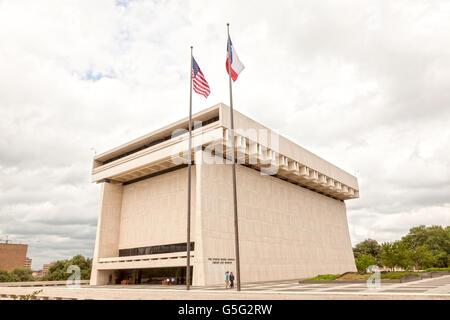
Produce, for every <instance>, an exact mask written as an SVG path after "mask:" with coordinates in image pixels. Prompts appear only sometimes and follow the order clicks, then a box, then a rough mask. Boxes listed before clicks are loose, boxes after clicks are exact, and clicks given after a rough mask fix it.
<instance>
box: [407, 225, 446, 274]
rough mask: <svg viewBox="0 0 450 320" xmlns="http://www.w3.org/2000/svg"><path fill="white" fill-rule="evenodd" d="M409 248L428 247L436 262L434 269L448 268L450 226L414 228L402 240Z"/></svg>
mask: <svg viewBox="0 0 450 320" xmlns="http://www.w3.org/2000/svg"><path fill="white" fill-rule="evenodd" d="M402 242H404V243H405V244H406V245H407V247H408V248H410V249H414V248H416V247H420V246H427V247H428V249H429V250H430V251H431V253H432V254H433V256H434V257H436V260H435V262H434V264H433V267H448V266H449V260H450V226H447V227H446V228H444V227H442V226H430V227H426V226H424V225H422V226H419V227H414V228H411V229H410V230H409V233H408V234H407V235H406V236H404V237H403V238H402Z"/></svg>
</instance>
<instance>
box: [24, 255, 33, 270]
mask: <svg viewBox="0 0 450 320" xmlns="http://www.w3.org/2000/svg"><path fill="white" fill-rule="evenodd" d="M32 262H33V259H30V258H28V257H26V258H25V263H24V265H23V267H24V268H25V269H30V270H31V264H32Z"/></svg>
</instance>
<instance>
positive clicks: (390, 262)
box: [380, 241, 414, 270]
mask: <svg viewBox="0 0 450 320" xmlns="http://www.w3.org/2000/svg"><path fill="white" fill-rule="evenodd" d="M410 256H411V254H410V252H409V250H408V247H407V246H406V245H405V244H404V243H403V242H401V241H395V242H385V243H383V244H382V245H381V254H380V262H381V264H382V265H383V266H385V267H387V268H390V269H391V270H393V269H394V268H395V267H400V268H402V269H405V270H408V269H410V268H411V267H412V266H413V265H414V262H413V261H412V260H411V258H410Z"/></svg>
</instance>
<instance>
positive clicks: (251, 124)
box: [91, 104, 359, 200]
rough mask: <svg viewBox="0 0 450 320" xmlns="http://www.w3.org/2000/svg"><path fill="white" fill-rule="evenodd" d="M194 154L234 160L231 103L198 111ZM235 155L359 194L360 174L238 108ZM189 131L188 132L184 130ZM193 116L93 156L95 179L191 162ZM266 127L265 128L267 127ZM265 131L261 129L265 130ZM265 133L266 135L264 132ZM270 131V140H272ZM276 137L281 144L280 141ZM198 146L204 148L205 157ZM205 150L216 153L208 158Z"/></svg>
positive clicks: (121, 179) (335, 192) (118, 179)
mask: <svg viewBox="0 0 450 320" xmlns="http://www.w3.org/2000/svg"><path fill="white" fill-rule="evenodd" d="M193 122H194V126H195V123H197V126H195V127H194V128H193V130H192V145H191V155H192V159H193V160H194V161H195V162H196V163H198V162H199V161H202V162H203V163H205V162H206V163H211V162H210V161H211V159H212V158H214V161H213V163H216V161H217V160H218V159H222V160H223V159H225V162H222V163H226V162H227V161H226V160H229V159H231V141H232V140H231V131H230V127H229V108H228V107H227V106H225V105H223V104H219V105H216V106H214V107H211V108H208V109H206V110H204V111H202V112H199V113H197V114H195V115H194V116H193ZM199 122H202V123H203V125H199V124H198V123H199ZM235 127H236V130H235V135H234V141H235V147H236V148H235V152H236V153H235V158H236V159H237V162H238V163H240V164H242V165H245V166H248V167H251V168H253V169H256V170H259V171H260V172H261V173H262V174H270V175H274V176H276V177H277V178H280V179H283V180H286V181H289V182H291V183H295V184H298V185H300V186H303V187H306V188H309V189H311V190H314V191H316V192H319V193H321V194H324V195H327V196H330V197H333V198H335V199H339V200H348V199H354V198H358V197H359V187H358V182H357V179H356V177H354V176H353V175H350V174H349V173H347V172H345V171H344V170H342V169H339V168H338V167H336V166H334V165H332V164H331V163H329V162H327V161H325V160H323V159H322V158H320V157H318V156H316V155H314V154H313V153H311V152H309V151H307V150H305V149H304V148H302V147H300V146H298V145H296V144H294V143H293V142H291V141H289V140H287V139H286V138H284V137H282V136H280V135H278V134H276V133H274V132H273V131H271V130H270V129H267V128H266V127H264V126H262V125H260V124H259V123H257V122H256V121H253V120H251V119H249V118H247V117H245V116H244V115H242V114H240V113H239V112H237V111H235ZM183 130H184V131H183ZM187 130H188V119H183V120H181V121H178V122H176V123H174V124H172V125H170V126H167V127H164V128H163V129H160V130H158V131H155V132H154V133H152V134H148V135H146V136H143V137H141V138H139V139H136V140H133V141H131V142H129V143H127V144H125V145H122V146H121V147H118V148H115V149H113V150H111V151H109V152H105V153H102V154H100V155H98V156H96V157H95V158H94V165H93V169H92V176H91V181H92V182H97V183H99V182H104V181H109V182H112V183H130V182H133V181H136V180H139V179H142V178H143V177H147V176H151V175H154V174H157V173H158V172H164V171H167V170H170V169H172V168H176V167H178V166H180V165H183V164H186V163H187V155H188V149H189V147H188V139H189V134H188V131H187ZM264 130H265V131H264ZM261 132H262V133H263V134H262V133H261ZM263 135H265V137H263ZM267 136H270V139H267ZM275 142H276V143H275ZM196 150H203V152H202V153H199V154H201V155H202V159H199V157H198V155H197V158H196V152H195V151H196ZM204 154H208V155H210V156H211V157H209V158H208V159H204V158H203V157H204Z"/></svg>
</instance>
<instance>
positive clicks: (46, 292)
mask: <svg viewBox="0 0 450 320" xmlns="http://www.w3.org/2000/svg"><path fill="white" fill-rule="evenodd" d="M41 289H42V290H43V292H42V293H40V294H39V295H38V296H37V298H38V299H58V300H59V299H80V300H81V299H118V300H123V299H133V300H139V299H150V300H158V299H166V300H167V299H177V300H180V299H182V300H209V299H243V300H244V299H269V300H271V299H283V300H284V299H289V300H292V299H294V300H296V299H311V300H317V299H334V300H336V299H347V300H369V299H383V300H385V299H389V300H391V299H402V300H405V299H406V300H411V299H432V300H436V299H444V300H450V275H448V276H442V277H439V278H429V279H423V280H419V281H411V282H405V283H383V282H381V287H380V288H378V289H369V288H368V287H367V285H366V284H365V283H339V282H336V283H311V284H309V283H298V281H294V280H292V281H279V282H266V283H257V284H256V283H255V284H245V285H243V286H242V291H241V292H237V291H235V290H226V289H225V288H224V287H223V286H208V287H192V289H191V290H190V291H189V292H186V290H185V287H184V286H159V285H120V286H119V285H112V286H111V285H110V286H95V287H93V286H87V285H83V286H81V288H67V287H0V298H1V299H10V298H11V295H19V296H20V295H25V294H29V293H31V292H33V291H36V290H41Z"/></svg>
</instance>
